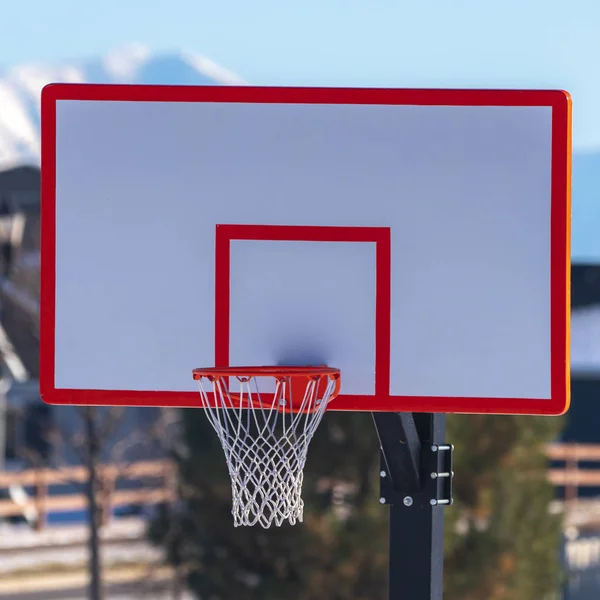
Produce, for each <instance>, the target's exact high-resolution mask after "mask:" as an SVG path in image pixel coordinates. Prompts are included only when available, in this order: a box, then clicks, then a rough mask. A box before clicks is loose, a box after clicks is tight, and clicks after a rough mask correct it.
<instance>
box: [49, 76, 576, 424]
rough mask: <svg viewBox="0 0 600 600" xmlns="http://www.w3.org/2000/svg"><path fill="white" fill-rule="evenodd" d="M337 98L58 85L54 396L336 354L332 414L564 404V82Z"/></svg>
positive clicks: (150, 385) (554, 408)
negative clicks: (338, 376)
mask: <svg viewBox="0 0 600 600" xmlns="http://www.w3.org/2000/svg"><path fill="white" fill-rule="evenodd" d="M311 92H312V96H311ZM324 92H325V91H324V90H312V91H311V90H307V89H303V90H290V89H276V88H275V89H264V88H258V89H257V88H217V89H215V88H177V87H175V88H158V87H137V86H86V85H56V86H50V87H48V88H46V89H45V90H44V96H43V113H42V114H43V122H42V126H43V130H42V134H43V142H42V144H43V163H42V179H43V184H42V185H43V190H42V193H43V200H42V202H43V204H42V210H43V215H42V220H43V225H42V227H43V240H42V244H43V247H42V253H43V254H42V344H41V345H42V351H41V352H42V354H41V361H42V367H41V369H42V375H41V379H42V381H41V386H42V394H43V397H44V400H46V401H47V402H56V403H78V404H81V403H95V404H118V403H121V404H142V405H144V404H148V405H178V406H193V405H197V404H198V402H199V398H198V397H197V392H196V391H195V389H196V388H195V384H194V382H193V380H192V377H191V370H192V369H193V368H195V367H208V366H213V365H215V364H218V365H220V366H222V365H223V364H231V365H243V364H247V365H262V364H323V363H326V364H328V365H330V366H333V367H338V368H340V369H341V371H342V388H341V395H340V397H339V398H338V399H336V400H335V401H333V403H332V408H334V409H335V408H337V409H341V410H343V409H348V410H367V411H369V410H422V411H423V412H427V411H444V412H499V413H546V414H556V413H560V412H563V411H564V410H566V407H567V405H568V378H567V372H568V354H567V345H568V335H567V332H568V262H569V258H568V243H567V241H568V231H569V218H570V214H569V174H568V168H569V167H568V159H569V133H568V128H569V115H570V110H569V106H570V102H569V99H568V96H567V95H566V94H564V93H562V92H521V93H520V94H521V96H520V95H519V92H493V91H487V92H476V91H472V92H469V91H462V92H457V91H454V92H452V91H450V92H448V91H446V92H444V91H441V90H439V91H435V90H430V91H420V92H418V93H419V94H420V96H418V97H415V95H414V94H415V93H417V92H416V91H414V90H412V91H406V90H405V91H403V90H384V91H381V90H379V91H378V90H371V92H372V93H371V94H369V90H360V91H352V90H330V94H329V95H328V96H327V95H324ZM411 94H412V95H411ZM419 98H420V99H421V101H420V102H419V101H417V100H418V99H419Z"/></svg>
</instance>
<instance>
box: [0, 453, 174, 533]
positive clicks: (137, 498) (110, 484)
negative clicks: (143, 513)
mask: <svg viewBox="0 0 600 600" xmlns="http://www.w3.org/2000/svg"><path fill="white" fill-rule="evenodd" d="M98 478H99V481H100V493H99V497H98V503H99V506H100V510H101V511H102V518H103V522H104V523H106V522H107V521H108V520H109V519H110V517H111V515H112V513H113V510H114V509H115V508H117V507H124V506H135V505H142V506H143V505H152V504H160V503H163V502H170V501H173V500H175V496H176V471H175V466H174V465H173V463H172V462H171V461H168V460H154V461H140V462H134V463H129V464H126V465H117V464H109V465H101V466H99V467H98ZM87 479H88V471H87V469H86V467H83V466H72V467H63V468H57V469H46V468H44V469H27V470H24V471H19V472H15V473H10V472H0V490H5V492H4V493H3V496H4V498H5V499H0V518H1V517H11V516H25V517H26V518H27V519H28V520H29V521H33V522H34V523H35V526H36V527H37V528H38V529H41V528H43V527H44V526H45V525H46V523H47V517H48V514H49V513H60V512H71V511H84V510H86V509H87V506H88V499H87V497H86V494H85V488H84V487H83V486H84V485H85V482H86V481H87ZM51 486H68V487H69V488H70V491H69V490H67V491H65V492H63V493H55V492H54V491H52V490H51ZM79 488H81V489H79ZM11 490H12V493H10V492H11ZM7 496H8V497H7Z"/></svg>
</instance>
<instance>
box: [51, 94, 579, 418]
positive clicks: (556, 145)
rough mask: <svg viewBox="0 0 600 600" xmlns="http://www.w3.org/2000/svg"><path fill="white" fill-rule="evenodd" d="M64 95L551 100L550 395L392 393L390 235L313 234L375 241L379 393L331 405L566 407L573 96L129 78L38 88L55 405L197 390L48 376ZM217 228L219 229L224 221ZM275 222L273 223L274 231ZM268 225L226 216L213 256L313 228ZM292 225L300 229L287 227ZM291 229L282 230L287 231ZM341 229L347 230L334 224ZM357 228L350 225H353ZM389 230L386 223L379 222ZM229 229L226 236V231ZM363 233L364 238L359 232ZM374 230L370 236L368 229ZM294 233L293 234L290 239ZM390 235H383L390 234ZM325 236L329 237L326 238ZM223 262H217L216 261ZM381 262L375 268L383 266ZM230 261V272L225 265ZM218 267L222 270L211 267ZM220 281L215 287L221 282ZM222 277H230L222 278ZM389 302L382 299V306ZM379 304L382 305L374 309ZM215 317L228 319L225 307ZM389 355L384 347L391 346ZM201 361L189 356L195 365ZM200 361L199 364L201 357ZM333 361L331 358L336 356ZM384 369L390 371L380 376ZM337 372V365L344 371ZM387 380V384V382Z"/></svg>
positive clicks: (526, 410) (488, 409)
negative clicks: (74, 384) (73, 384)
mask: <svg viewBox="0 0 600 600" xmlns="http://www.w3.org/2000/svg"><path fill="white" fill-rule="evenodd" d="M60 100H81V101H85V100H87V101H91V100H96V101H130V102H256V103H309V104H312V103H318V104H387V105H394V104H396V105H398V104H400V105H402V104H404V105H408V104H411V105H454V106H548V107H550V108H551V109H552V165H551V167H552V178H551V224H550V236H551V249H550V253H551V274H550V276H551V315H552V317H551V333H550V339H551V398H550V399H544V400H540V399H534V398H531V399H528V398H447V397H423V396H419V397H411V396H406V397H405V396H402V397H390V396H389V393H386V390H385V386H384V384H383V383H382V382H385V381H388V382H389V369H390V365H389V360H382V359H381V356H382V355H381V354H380V349H381V348H382V347H383V346H384V345H385V344H387V346H388V349H389V326H388V327H387V332H386V331H385V323H386V317H385V310H387V313H388V314H387V323H388V325H389V260H388V261H387V274H388V277H387V279H386V278H385V272H386V271H385V268H386V267H385V265H383V264H382V263H383V262H384V261H383V260H382V259H381V258H380V256H381V257H383V256H384V255H385V252H386V249H385V245H386V243H387V244H388V253H389V231H388V234H387V237H386V235H384V234H382V233H380V232H375V233H374V232H373V231H372V230H371V231H369V230H370V229H371V228H365V229H362V228H320V229H322V231H320V232H319V233H318V234H317V237H318V236H324V238H332V237H335V236H340V235H343V236H349V237H350V238H351V240H341V239H338V240H337V241H372V242H375V243H376V244H377V256H378V258H377V267H378V273H377V277H378V279H377V288H378V289H377V291H378V294H379V293H382V295H383V296H384V297H385V296H386V294H387V300H386V299H385V298H382V299H380V304H378V309H377V333H376V338H377V368H378V372H377V383H376V394H375V396H374V397H373V398H372V399H371V400H372V404H369V406H368V409H366V408H365V402H364V401H365V397H364V396H356V397H355V396H343V395H342V396H340V397H338V399H336V400H335V401H334V402H333V403H332V409H338V410H369V411H397V410H398V406H401V407H402V410H404V411H413V412H458V413H494V414H540V415H541V414H548V415H556V414H561V413H563V412H565V411H566V410H567V409H568V406H569V400H570V389H569V388H570V385H569V384H570V368H569V316H570V218H571V98H570V96H569V94H568V93H566V92H563V91H553V90H442V89H408V90H407V89H346V88H332V89H328V88H267V87H247V86H238V87H221V86H219V87H210V86H206V87H204V86H200V87H192V86H145V85H141V86H130V85H95V84H51V85H49V86H46V87H45V88H44V90H43V91H42V190H41V192H42V249H41V254H42V256H41V261H42V267H41V268H42V280H41V309H40V321H41V324H40V389H41V395H42V399H43V400H44V401H45V402H48V403H52V404H79V405H86V404H96V405H137V406H184V407H185V406H187V407H193V406H198V404H199V399H198V395H197V393H195V392H162V391H160V392H159V391H156V392H153V391H139V392H138V391H114V390H85V389H57V388H56V387H55V380H54V360H55V303H56V297H55V291H56V289H55V285H56V264H55V260H56V105H57V102H58V101H60ZM221 228H222V229H221ZM275 229H277V230H278V231H275ZM275 229H270V231H267V230H266V228H262V231H261V227H260V226H259V228H258V229H256V228H254V229H251V228H249V227H248V226H243V225H225V224H224V225H222V226H221V227H220V228H219V230H220V233H219V235H218V238H217V245H218V248H220V251H218V252H217V260H218V261H222V260H224V257H226V256H228V249H227V248H226V246H227V247H228V245H229V241H228V240H229V239H289V238H288V237H283V238H282V237H280V238H277V237H275V238H272V237H255V238H248V237H243V238H238V237H237V236H239V235H242V236H249V235H255V236H256V235H259V236H267V235H268V236H272V235H275V236H277V235H280V236H281V235H286V236H287V235H296V236H300V237H301V238H302V239H304V238H306V237H308V235H309V234H308V233H307V232H306V231H300V230H303V229H310V230H312V233H310V237H308V239H309V240H311V241H318V240H315V239H314V235H315V233H314V231H315V229H318V228H312V227H311V228H295V227H291V228H285V227H282V228H280V227H277V228H275ZM292 229H294V230H296V231H291V230H292ZM286 230H287V231H286ZM340 230H343V231H340ZM350 230H356V231H350ZM383 231H385V229H383ZM228 236H230V237H228ZM361 236H366V237H367V238H368V239H366V238H365V239H362V240H361V239H357V238H360V237H361ZM369 236H371V237H369ZM292 239H298V238H292ZM386 239H387V242H386ZM330 241H335V240H331V239H330ZM221 266H223V265H221ZM380 269H381V270H380ZM228 270H229V269H228V266H227V269H226V271H227V272H228ZM217 273H219V269H217ZM224 285H225V284H224V283H223V281H221V280H218V281H217V287H219V288H220V289H224V288H223V286H224ZM227 285H228V281H227ZM385 307H387V308H385ZM380 310H381V313H380ZM215 319H216V323H217V324H218V325H219V327H220V328H223V327H227V328H228V324H226V323H225V320H226V319H225V316H224V313H223V312H219V311H218V312H217V315H216V317H215ZM219 344H220V342H219V341H218V340H216V341H215V350H216V352H217V353H216V360H217V361H218V362H223V361H224V360H225V359H226V355H227V352H226V348H225V347H224V346H220V345H219ZM387 355H388V356H389V351H388V354H387ZM195 366H199V365H190V378H191V368H193V367H195ZM200 366H201V365H200ZM332 366H335V365H332ZM386 374H387V376H386ZM342 381H343V373H342ZM388 387H389V383H388Z"/></svg>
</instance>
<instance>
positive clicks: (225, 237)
mask: <svg viewBox="0 0 600 600" xmlns="http://www.w3.org/2000/svg"><path fill="white" fill-rule="evenodd" d="M232 240H247V241H250V240H252V241H265V242H266V241H269V242H273V241H286V242H367V243H374V244H375V248H376V259H375V261H376V262H375V270H376V275H375V277H376V279H375V281H376V283H375V285H376V290H375V293H376V302H375V397H377V398H378V399H384V398H387V397H389V393H390V331H391V325H390V310H391V266H390V265H391V232H390V229H389V227H312V226H293V225H225V224H224V225H217V228H216V248H215V365H216V366H217V367H226V366H230V365H229V339H230V331H229V323H230V291H231V290H230V269H231V241H232ZM233 366H235V365H233ZM329 366H332V367H335V365H329ZM338 398H339V399H340V400H343V399H344V395H343V394H342V395H340V396H339V397H338ZM357 398H360V399H361V400H362V402H365V401H367V402H368V400H369V398H371V396H358V397H357ZM334 402H335V401H334Z"/></svg>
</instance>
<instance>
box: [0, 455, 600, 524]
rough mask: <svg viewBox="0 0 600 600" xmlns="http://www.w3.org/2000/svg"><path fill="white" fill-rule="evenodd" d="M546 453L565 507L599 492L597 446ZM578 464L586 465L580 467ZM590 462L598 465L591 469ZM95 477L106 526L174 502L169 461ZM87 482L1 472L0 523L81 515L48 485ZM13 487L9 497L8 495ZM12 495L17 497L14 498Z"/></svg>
mask: <svg viewBox="0 0 600 600" xmlns="http://www.w3.org/2000/svg"><path fill="white" fill-rule="evenodd" d="M546 454H547V456H548V458H549V459H550V460H552V461H554V462H559V463H563V464H562V465H561V466H553V467H551V468H549V470H548V480H549V481H550V482H551V483H552V484H553V485H554V486H556V487H557V488H562V489H564V497H565V500H566V501H567V502H568V503H570V504H573V503H576V502H577V499H578V498H579V493H580V489H581V488H591V487H598V488H600V444H550V445H548V446H547V447H546ZM582 462H585V463H588V464H587V465H586V466H585V467H584V468H582V466H581V463H582ZM593 463H598V466H597V467H596V468H594V467H590V466H589V465H590V464H592V465H593ZM98 475H99V479H100V482H101V486H100V494H99V498H98V502H99V505H100V507H101V510H102V515H103V521H104V522H105V523H106V522H107V521H108V519H110V516H111V515H112V513H113V510H114V509H115V508H117V507H126V506H135V505H141V506H144V505H153V504H160V503H163V502H171V501H174V500H175V499H176V494H177V490H176V469H175V465H174V464H173V463H172V462H171V461H169V460H153V461H140V462H134V463H129V464H127V465H117V464H110V465H102V466H100V467H99V468H98ZM87 477H88V473H87V469H86V468H85V467H83V466H73V467H63V468H58V469H27V470H24V471H20V472H15V473H10V472H0V490H5V492H4V494H3V497H4V499H0V518H3V517H10V516H26V517H27V518H28V519H29V520H30V521H33V522H34V523H35V525H36V527H38V528H43V527H44V526H45V525H46V522H47V517H48V514H49V513H59V512H71V511H84V510H86V509H87V504H88V500H87V497H86V495H85V490H84V489H83V488H81V489H77V487H74V488H73V487H71V489H70V491H65V492H63V493H56V492H55V491H52V490H51V486H60V485H63V486H64V485H65V484H74V485H75V486H78V485H79V486H82V485H84V484H85V482H86V481H87ZM127 482H129V485H128V484H127ZM131 483H133V484H134V485H133V486H131ZM11 488H12V489H13V493H12V494H9V493H8V491H9V490H10V489H11ZM14 490H17V491H19V490H20V493H18V494H15V493H14ZM7 496H10V497H7Z"/></svg>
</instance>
